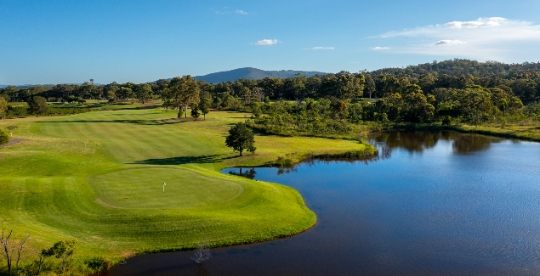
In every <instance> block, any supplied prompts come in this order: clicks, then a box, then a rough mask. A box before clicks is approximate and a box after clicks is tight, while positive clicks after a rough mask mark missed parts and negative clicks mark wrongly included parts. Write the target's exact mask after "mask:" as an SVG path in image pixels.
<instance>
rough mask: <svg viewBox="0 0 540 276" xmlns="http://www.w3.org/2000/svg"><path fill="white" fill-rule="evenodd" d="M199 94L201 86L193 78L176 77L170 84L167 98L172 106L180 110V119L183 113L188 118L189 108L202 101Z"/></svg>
mask: <svg viewBox="0 0 540 276" xmlns="http://www.w3.org/2000/svg"><path fill="white" fill-rule="evenodd" d="M199 92H200V88H199V84H198V83H197V80H196V79H194V78H193V77H191V76H189V75H187V76H183V77H174V78H173V79H172V80H171V82H170V83H169V87H168V91H167V95H166V96H165V98H166V99H167V101H168V102H169V104H170V105H172V106H173V107H175V108H177V109H178V118H180V117H181V116H182V113H184V114H186V117H187V109H188V107H189V106H190V105H192V104H198V103H199V101H200V98H199Z"/></svg>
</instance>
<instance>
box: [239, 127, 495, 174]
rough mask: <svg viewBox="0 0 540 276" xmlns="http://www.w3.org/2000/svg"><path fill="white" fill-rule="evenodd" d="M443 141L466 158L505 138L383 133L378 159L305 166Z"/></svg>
mask: <svg viewBox="0 0 540 276" xmlns="http://www.w3.org/2000/svg"><path fill="white" fill-rule="evenodd" d="M439 141H447V142H451V143H452V152H453V153H454V154H457V155H466V154H471V153H475V152H481V151H486V150H489V148H490V146H491V144H493V143H499V142H501V141H503V139H500V138H495V137H489V136H483V135H478V134H463V133H458V132H451V131H443V132H382V133H376V134H373V135H372V136H371V137H370V139H369V140H368V142H369V143H370V144H372V145H374V146H375V147H377V150H378V154H377V155H376V156H365V157H361V158H338V159H336V158H332V157H325V156H318V157H310V158H308V159H307V160H305V161H304V162H302V163H301V164H302V165H307V166H313V165H314V164H315V163H316V162H322V163H324V164H329V163H333V162H348V163H358V162H362V163H364V164H368V163H372V162H377V161H380V160H386V159H389V158H391V157H392V152H393V151H394V150H397V149H404V150H406V151H407V152H409V153H410V154H422V153H423V152H424V151H426V150H428V149H432V148H434V147H435V146H436V145H437V143H438V142H439ZM298 165H300V164H296V165H292V166H282V167H278V170H277V174H278V175H282V174H289V173H291V172H297V170H298V169H297V167H298ZM229 174H232V175H237V176H243V177H247V178H249V179H254V178H255V176H256V174H257V172H256V171H255V168H250V169H247V170H246V168H242V167H240V168H239V169H238V170H237V171H235V170H230V171H229Z"/></svg>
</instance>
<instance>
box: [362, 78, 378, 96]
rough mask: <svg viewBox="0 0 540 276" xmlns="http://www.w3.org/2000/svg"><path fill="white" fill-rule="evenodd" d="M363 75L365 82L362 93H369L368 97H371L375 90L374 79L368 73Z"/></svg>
mask: <svg viewBox="0 0 540 276" xmlns="http://www.w3.org/2000/svg"><path fill="white" fill-rule="evenodd" d="M364 77H365V79H366V84H365V85H364V93H367V94H368V95H369V98H370V99H371V95H373V93H374V92H375V91H377V88H376V86H375V81H374V80H373V77H371V75H370V74H365V75H364Z"/></svg>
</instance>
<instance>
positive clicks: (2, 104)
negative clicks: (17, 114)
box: [0, 97, 8, 120]
mask: <svg viewBox="0 0 540 276" xmlns="http://www.w3.org/2000/svg"><path fill="white" fill-rule="evenodd" d="M7 108H8V106H7V101H6V99H4V97H0V119H2V120H3V119H4V117H5V116H6V112H7Z"/></svg>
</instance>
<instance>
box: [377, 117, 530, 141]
mask: <svg viewBox="0 0 540 276" xmlns="http://www.w3.org/2000/svg"><path fill="white" fill-rule="evenodd" d="M381 130H383V131H442V130H452V131H458V132H463V133H476V134H484V135H490V136H495V137H501V138H509V139H520V140H528V141H536V142H540V123H539V122H538V121H536V120H533V119H524V120H519V121H511V122H504V123H502V122H489V123H484V124H482V125H478V126H474V125H468V124H454V125H449V126H444V125H441V124H440V123H435V124H394V125H388V126H385V127H382V128H381Z"/></svg>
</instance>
